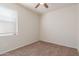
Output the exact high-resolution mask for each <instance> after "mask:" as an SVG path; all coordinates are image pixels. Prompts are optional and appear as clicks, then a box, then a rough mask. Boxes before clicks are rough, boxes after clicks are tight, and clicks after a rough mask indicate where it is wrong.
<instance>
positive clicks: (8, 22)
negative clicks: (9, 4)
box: [0, 7, 17, 36]
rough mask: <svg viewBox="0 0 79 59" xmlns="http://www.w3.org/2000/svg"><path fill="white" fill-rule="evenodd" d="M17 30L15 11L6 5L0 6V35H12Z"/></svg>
mask: <svg viewBox="0 0 79 59" xmlns="http://www.w3.org/2000/svg"><path fill="white" fill-rule="evenodd" d="M16 32H17V13H16V11H14V10H10V9H8V8H6V7H0V36H5V35H13V34H16Z"/></svg>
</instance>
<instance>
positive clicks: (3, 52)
mask: <svg viewBox="0 0 79 59" xmlns="http://www.w3.org/2000/svg"><path fill="white" fill-rule="evenodd" d="M35 42H38V41H31V42H30V43H27V44H24V45H20V46H18V47H15V48H12V49H9V50H5V51H2V52H0V55H1V54H5V53H7V52H9V51H12V50H16V49H18V48H21V47H24V46H27V45H30V44H32V43H35Z"/></svg>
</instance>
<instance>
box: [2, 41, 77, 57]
mask: <svg viewBox="0 0 79 59" xmlns="http://www.w3.org/2000/svg"><path fill="white" fill-rule="evenodd" d="M77 55H78V52H77V50H76V49H73V48H69V47H64V46H60V45H56V44H50V43H46V42H42V41H39V42H36V43H33V44H31V45H28V46H24V47H22V48H19V49H16V50H13V51H11V52H7V53H5V54H2V55H1V56H77Z"/></svg>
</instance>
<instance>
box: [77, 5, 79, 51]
mask: <svg viewBox="0 0 79 59" xmlns="http://www.w3.org/2000/svg"><path fill="white" fill-rule="evenodd" d="M77 49H78V50H79V4H78V5H77Z"/></svg>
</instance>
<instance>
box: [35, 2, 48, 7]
mask: <svg viewBox="0 0 79 59" xmlns="http://www.w3.org/2000/svg"><path fill="white" fill-rule="evenodd" d="M40 5H41V3H38V4H37V5H36V6H35V8H38V7H39V6H40ZM42 5H44V7H45V8H48V5H47V3H42Z"/></svg>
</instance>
